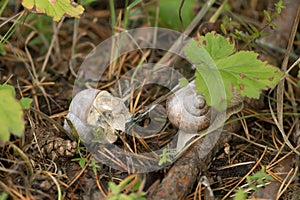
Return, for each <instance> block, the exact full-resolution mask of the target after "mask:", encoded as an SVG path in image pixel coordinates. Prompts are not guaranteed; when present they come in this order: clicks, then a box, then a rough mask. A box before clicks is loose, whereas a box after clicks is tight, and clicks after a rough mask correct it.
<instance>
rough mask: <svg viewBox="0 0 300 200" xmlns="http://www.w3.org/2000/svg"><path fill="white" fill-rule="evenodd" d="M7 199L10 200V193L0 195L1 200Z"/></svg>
mask: <svg viewBox="0 0 300 200" xmlns="http://www.w3.org/2000/svg"><path fill="white" fill-rule="evenodd" d="M7 198H8V193H6V192H2V193H1V194H0V200H6V199H7Z"/></svg>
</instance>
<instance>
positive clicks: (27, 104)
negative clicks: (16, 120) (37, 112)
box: [20, 97, 32, 110]
mask: <svg viewBox="0 0 300 200" xmlns="http://www.w3.org/2000/svg"><path fill="white" fill-rule="evenodd" d="M20 103H21V106H22V108H23V109H24V110H28V109H29V108H30V104H31V103H32V99H31V98H26V97H25V98H21V99H20Z"/></svg>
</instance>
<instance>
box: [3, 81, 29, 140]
mask: <svg viewBox="0 0 300 200" xmlns="http://www.w3.org/2000/svg"><path fill="white" fill-rule="evenodd" d="M0 99H1V101H0V119H1V120H0V141H3V142H6V141H8V140H9V134H10V133H13V134H14V135H17V136H21V135H22V134H23V131H24V129H25V125H24V121H23V110H22V107H21V104H20V102H18V101H17V100H16V99H15V98H14V90H13V91H12V90H11V89H10V87H8V85H6V86H5V85H2V86H1V87H0Z"/></svg>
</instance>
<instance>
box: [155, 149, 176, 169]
mask: <svg viewBox="0 0 300 200" xmlns="http://www.w3.org/2000/svg"><path fill="white" fill-rule="evenodd" d="M174 154H175V152H174V153H173V152H170V151H168V149H167V148H164V149H163V151H162V153H161V155H159V157H160V160H159V162H158V165H159V166H161V165H163V164H165V163H167V162H169V163H171V162H172V160H171V159H170V156H172V155H174Z"/></svg>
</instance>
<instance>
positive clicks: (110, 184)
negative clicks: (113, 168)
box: [108, 182, 121, 195]
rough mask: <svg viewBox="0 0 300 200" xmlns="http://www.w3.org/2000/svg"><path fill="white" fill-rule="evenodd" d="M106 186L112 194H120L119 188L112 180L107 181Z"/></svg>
mask: <svg viewBox="0 0 300 200" xmlns="http://www.w3.org/2000/svg"><path fill="white" fill-rule="evenodd" d="M108 187H109V189H110V191H111V192H112V193H113V194H115V195H116V194H120V192H121V190H120V188H119V186H117V185H116V184H115V183H114V182H108Z"/></svg>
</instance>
